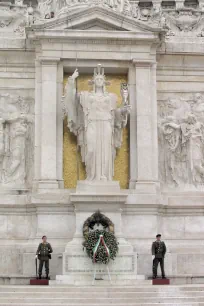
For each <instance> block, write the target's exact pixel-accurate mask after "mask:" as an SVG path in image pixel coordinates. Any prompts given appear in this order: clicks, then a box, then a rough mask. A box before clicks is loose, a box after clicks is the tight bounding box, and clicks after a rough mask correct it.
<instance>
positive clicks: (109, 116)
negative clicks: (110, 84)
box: [63, 65, 130, 181]
mask: <svg viewBox="0 0 204 306" xmlns="http://www.w3.org/2000/svg"><path fill="white" fill-rule="evenodd" d="M77 77H78V71H77V70H76V71H75V72H74V74H73V75H72V76H71V77H69V78H68V81H67V84H66V94H65V97H64V98H63V99H64V105H65V109H66V114H67V116H68V127H69V129H70V131H71V132H73V133H74V134H75V135H76V136H77V139H78V144H79V146H80V147H81V155H82V160H83V162H85V165H86V173H87V180H89V181H93V180H96V181H101V180H102V181H111V180H112V178H113V174H114V159H115V156H116V149H117V148H119V147H120V146H121V143H122V130H123V128H124V127H125V126H126V124H127V116H128V113H129V110H130V107H129V105H127V104H123V106H122V107H120V108H117V96H116V95H115V94H112V93H108V92H107V91H106V80H105V75H104V70H103V69H102V68H101V67H100V65H98V67H97V69H95V71H94V77H93V81H92V84H93V91H92V92H88V91H85V92H81V93H79V94H78V93H76V81H75V80H76V78H77ZM124 97H126V93H125V94H124Z"/></svg>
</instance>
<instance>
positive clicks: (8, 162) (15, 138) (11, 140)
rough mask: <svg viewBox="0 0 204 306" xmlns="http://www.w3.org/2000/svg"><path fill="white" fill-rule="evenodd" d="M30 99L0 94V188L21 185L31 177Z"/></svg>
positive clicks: (31, 100) (32, 149) (31, 122)
mask: <svg viewBox="0 0 204 306" xmlns="http://www.w3.org/2000/svg"><path fill="white" fill-rule="evenodd" d="M32 108H33V99H26V98H23V97H15V96H11V95H9V94H1V95H0V188H2V187H4V188H14V189H22V188H23V189H24V188H27V187H29V184H30V183H31V177H32V164H33V152H34V148H33V141H34V140H33V139H34V130H33V123H34V115H33V110H32Z"/></svg>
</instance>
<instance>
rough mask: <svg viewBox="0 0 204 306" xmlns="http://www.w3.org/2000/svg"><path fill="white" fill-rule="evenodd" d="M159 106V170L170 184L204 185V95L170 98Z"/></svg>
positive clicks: (178, 185)
mask: <svg viewBox="0 0 204 306" xmlns="http://www.w3.org/2000/svg"><path fill="white" fill-rule="evenodd" d="M163 104H164V105H165V106H164V108H163V110H164V112H162V111H161V109H160V122H159V143H160V170H161V171H160V172H161V176H162V181H163V182H164V183H167V185H168V186H172V187H173V186H174V187H180V188H184V187H185V188H186V189H189V188H193V187H196V188H199V189H201V190H203V185H204V98H203V96H202V95H201V94H200V93H197V94H195V95H194V96H193V97H192V99H191V100H183V99H175V100H173V99H170V100H169V101H168V102H165V103H163Z"/></svg>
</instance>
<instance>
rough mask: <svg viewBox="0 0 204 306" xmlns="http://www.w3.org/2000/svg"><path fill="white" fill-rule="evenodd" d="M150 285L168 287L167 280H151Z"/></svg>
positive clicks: (168, 281)
mask: <svg viewBox="0 0 204 306" xmlns="http://www.w3.org/2000/svg"><path fill="white" fill-rule="evenodd" d="M152 285H170V280H169V279H168V278H156V279H153V280H152Z"/></svg>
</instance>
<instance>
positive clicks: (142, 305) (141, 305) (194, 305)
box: [0, 301, 204, 306]
mask: <svg viewBox="0 0 204 306" xmlns="http://www.w3.org/2000/svg"><path fill="white" fill-rule="evenodd" d="M0 305H2V306H13V305H14V306H22V304H19V303H12V304H11V303H1V302H0ZM45 305H46V306H48V304H44V303H43V304H42V303H41V304H37V306H45ZM62 305H63V304H61V303H55V304H54V306H62ZM66 305H67V306H82V303H80V304H69V305H68V304H66ZM83 305H84V303H83ZM85 305H86V304H85ZM117 305H118V304H111V306H117ZM126 305H127V304H120V306H126ZM154 305H155V306H160V305H164V306H179V305H181V306H202V305H204V303H202V302H199V303H198V302H186V301H185V302H184V303H182V302H181V303H172V302H170V303H169V302H166V303H165V302H164V303H159V304H158V303H152V302H151V303H140V302H139V303H137V302H135V303H134V304H128V306H154ZM23 306H36V303H25V304H23ZM91 306H98V304H92V305H91ZM100 306H110V304H107V303H106V304H100Z"/></svg>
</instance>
